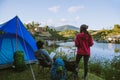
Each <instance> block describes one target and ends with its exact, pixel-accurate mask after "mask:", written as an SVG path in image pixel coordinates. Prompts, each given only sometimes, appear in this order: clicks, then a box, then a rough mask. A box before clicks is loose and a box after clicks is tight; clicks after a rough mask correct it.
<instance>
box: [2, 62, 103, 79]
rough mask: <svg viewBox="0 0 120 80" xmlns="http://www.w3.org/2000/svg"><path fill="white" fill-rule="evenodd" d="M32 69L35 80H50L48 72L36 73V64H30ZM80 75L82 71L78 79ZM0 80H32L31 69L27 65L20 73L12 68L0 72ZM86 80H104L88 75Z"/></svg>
mask: <svg viewBox="0 0 120 80" xmlns="http://www.w3.org/2000/svg"><path fill="white" fill-rule="evenodd" d="M32 69H33V71H34V75H35V80H50V74H49V70H45V72H42V71H38V65H37V64H32ZM38 72H39V73H38ZM69 74H70V72H69ZM82 74H83V70H80V71H79V77H81V76H82ZM70 78H71V79H69V80H73V78H72V76H71V77H70ZM0 80H34V79H33V76H32V72H31V68H30V67H29V65H28V68H27V69H26V70H24V71H21V72H17V71H15V70H14V69H13V68H8V69H2V70H0ZM87 80H104V79H102V78H100V77H98V76H96V75H94V74H91V73H89V74H88V77H87Z"/></svg>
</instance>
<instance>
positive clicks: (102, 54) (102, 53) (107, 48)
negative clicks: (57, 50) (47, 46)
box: [59, 42, 120, 60]
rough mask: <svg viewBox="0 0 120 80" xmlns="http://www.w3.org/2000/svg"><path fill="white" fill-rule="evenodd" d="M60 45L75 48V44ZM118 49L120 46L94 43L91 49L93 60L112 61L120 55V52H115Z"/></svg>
mask: <svg viewBox="0 0 120 80" xmlns="http://www.w3.org/2000/svg"><path fill="white" fill-rule="evenodd" d="M59 45H60V46H74V42H66V43H60V44H59ZM116 47H117V49H119V50H120V44H111V43H97V42H94V45H93V46H92V47H91V59H95V58H97V59H99V60H105V59H106V60H112V59H113V57H114V56H118V55H120V52H118V53H116V52H115V51H114V49H115V48H116Z"/></svg>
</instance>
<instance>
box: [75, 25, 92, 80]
mask: <svg viewBox="0 0 120 80" xmlns="http://www.w3.org/2000/svg"><path fill="white" fill-rule="evenodd" d="M87 29H88V26H87V25H86V24H82V25H81V26H80V33H78V34H77V35H76V38H75V46H76V47H77V55H76V70H75V74H76V75H77V76H78V69H79V68H78V66H79V62H80V60H81V58H82V57H83V60H84V75H83V76H82V79H83V80H85V79H86V76H87V73H88V61H89V57H90V47H91V46H92V45H93V44H94V43H93V39H92V36H91V35H90V34H89V32H88V31H87Z"/></svg>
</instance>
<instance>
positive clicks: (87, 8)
mask: <svg viewBox="0 0 120 80" xmlns="http://www.w3.org/2000/svg"><path fill="white" fill-rule="evenodd" d="M16 15H18V17H19V18H20V19H21V21H22V22H23V23H29V22H32V21H35V22H38V23H41V26H44V25H50V26H55V27H57V26H61V25H66V24H69V25H74V26H76V27H79V26H80V25H81V24H87V25H88V26H89V29H93V30H96V29H103V28H104V29H110V28H113V26H114V24H120V0H0V24H2V23H4V22H6V21H8V20H10V19H12V18H13V17H14V16H16Z"/></svg>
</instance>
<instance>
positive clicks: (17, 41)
mask: <svg viewBox="0 0 120 80" xmlns="http://www.w3.org/2000/svg"><path fill="white" fill-rule="evenodd" d="M36 50H37V46H36V41H35V39H34V38H33V37H32V35H31V34H30V33H29V32H28V31H27V29H26V28H25V27H24V25H23V23H22V22H21V20H20V19H19V18H18V16H15V17H14V18H13V19H11V20H9V21H8V22H6V23H4V24H1V25H0V67H1V66H2V65H9V64H12V63H13V61H14V53H15V52H16V51H23V52H24V59H25V61H26V62H31V61H36V58H35V56H34V51H36Z"/></svg>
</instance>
